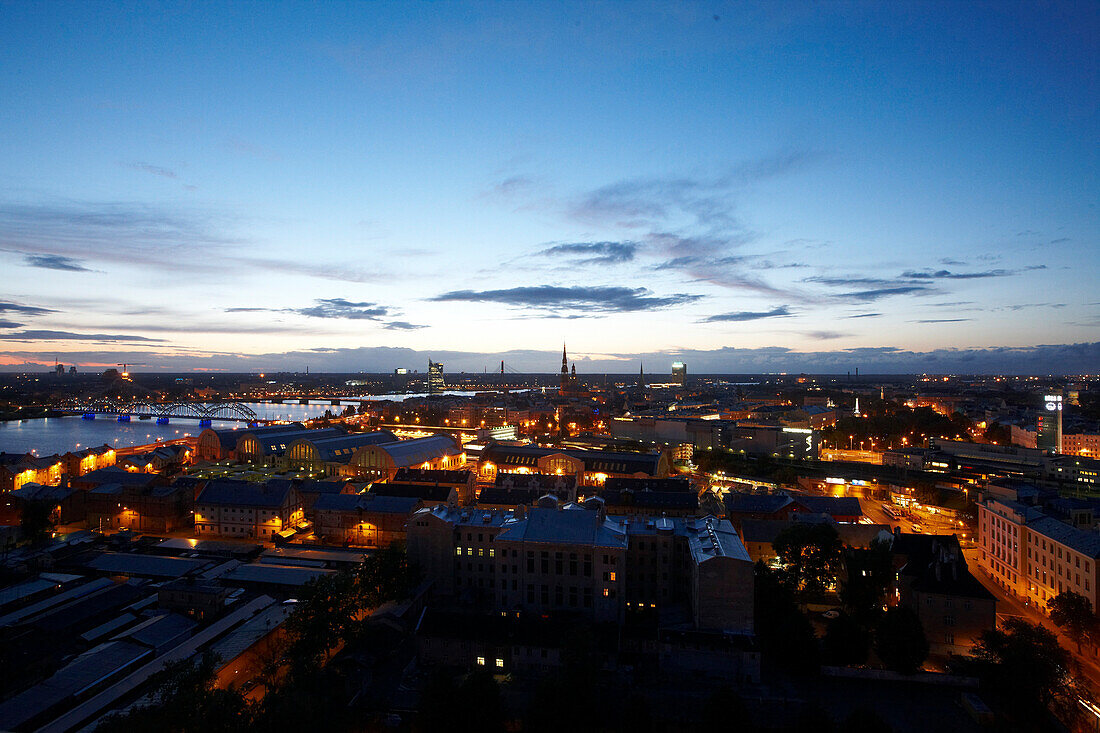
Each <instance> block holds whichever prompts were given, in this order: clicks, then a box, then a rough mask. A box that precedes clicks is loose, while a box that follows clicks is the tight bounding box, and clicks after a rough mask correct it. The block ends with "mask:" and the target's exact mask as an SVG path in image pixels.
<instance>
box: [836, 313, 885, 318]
mask: <svg viewBox="0 0 1100 733" xmlns="http://www.w3.org/2000/svg"><path fill="white" fill-rule="evenodd" d="M881 315H882V314H881V313H857V314H855V315H854V316H844V317H845V318H878V317H879V316H881Z"/></svg>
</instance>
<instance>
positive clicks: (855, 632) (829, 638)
mask: <svg viewBox="0 0 1100 733" xmlns="http://www.w3.org/2000/svg"><path fill="white" fill-rule="evenodd" d="M821 647H822V648H821V654H822V656H823V657H824V661H825V662H826V663H828V664H836V665H840V666H847V665H850V664H863V663H864V662H866V661H867V653H868V652H869V651H870V650H871V633H870V632H869V631H868V630H867V629H866V628H865V627H864V626H863V625H862V624H861V623H859V622H858V621H856V620H855V619H854V618H852V617H851V616H849V615H848V614H846V613H842V614H841V615H839V616H837V617H836V618H834V619H832V620H831V621H829V625H828V626H827V627H826V628H825V638H824V639H822V640H821Z"/></svg>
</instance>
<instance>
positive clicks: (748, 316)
mask: <svg viewBox="0 0 1100 733" xmlns="http://www.w3.org/2000/svg"><path fill="white" fill-rule="evenodd" d="M792 315H794V314H793V313H791V311H790V309H789V308H788V307H787V306H785V305H781V306H779V307H778V308H773V309H772V310H770V311H736V312H733V313H720V314H718V315H716V316H708V317H707V318H704V319H703V320H701V321H699V323H722V322H727V321H732V322H736V323H741V322H743V321H758V320H760V319H762V318H783V317H787V316H792Z"/></svg>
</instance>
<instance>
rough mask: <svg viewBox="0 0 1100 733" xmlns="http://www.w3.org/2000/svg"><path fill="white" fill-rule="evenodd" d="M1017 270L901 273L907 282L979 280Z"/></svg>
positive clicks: (910, 271)
mask: <svg viewBox="0 0 1100 733" xmlns="http://www.w3.org/2000/svg"><path fill="white" fill-rule="evenodd" d="M1018 272H1019V270H1000V269H998V270H985V271H983V272H951V271H950V270H936V271H932V270H919V271H918V270H906V271H905V272H903V273H901V276H902V277H903V278H907V279H909V280H980V279H982V278H987V277H1007V276H1009V275H1015V274H1017V273H1018Z"/></svg>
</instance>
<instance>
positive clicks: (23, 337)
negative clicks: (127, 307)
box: [0, 331, 164, 343]
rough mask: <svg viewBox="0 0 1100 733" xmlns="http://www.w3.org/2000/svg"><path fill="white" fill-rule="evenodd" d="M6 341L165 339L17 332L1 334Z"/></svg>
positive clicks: (153, 341) (57, 332) (69, 332)
mask: <svg viewBox="0 0 1100 733" xmlns="http://www.w3.org/2000/svg"><path fill="white" fill-rule="evenodd" d="M0 339H2V340H4V341H119V342H127V341H132V342H138V341H142V342H149V343H161V342H163V341H164V339H153V338H147V337H145V336H134V335H130V334H113V333H73V332H71V331H16V332H14V333H0Z"/></svg>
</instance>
